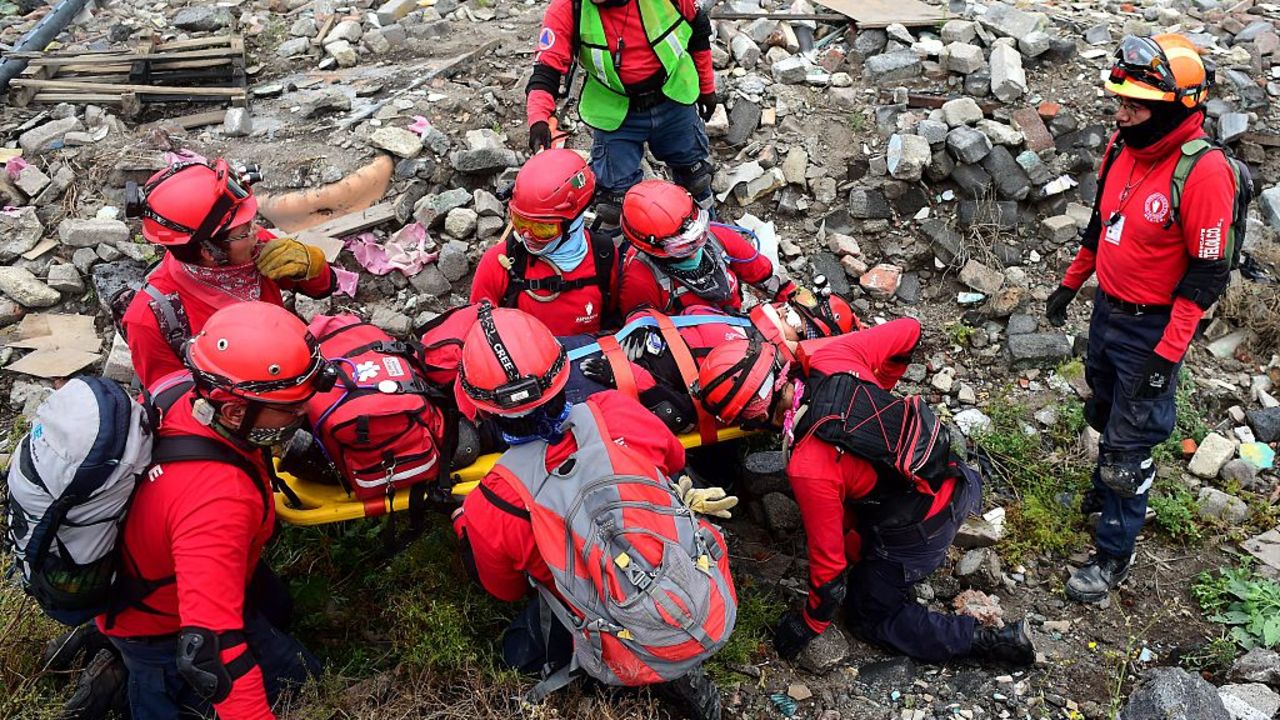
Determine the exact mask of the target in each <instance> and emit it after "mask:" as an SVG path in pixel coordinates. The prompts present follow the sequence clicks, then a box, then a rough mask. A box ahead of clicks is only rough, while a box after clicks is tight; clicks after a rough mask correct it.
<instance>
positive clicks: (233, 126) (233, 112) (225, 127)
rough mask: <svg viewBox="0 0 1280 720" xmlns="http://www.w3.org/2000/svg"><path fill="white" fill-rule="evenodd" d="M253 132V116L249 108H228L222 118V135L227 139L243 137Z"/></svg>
mask: <svg viewBox="0 0 1280 720" xmlns="http://www.w3.org/2000/svg"><path fill="white" fill-rule="evenodd" d="M252 132H253V116H252V115H250V114H249V108H242V107H230V108H227V113H226V114H225V115H223V116H222V134H223V135H226V136H227V137H245V136H247V135H249V134H250V133H252Z"/></svg>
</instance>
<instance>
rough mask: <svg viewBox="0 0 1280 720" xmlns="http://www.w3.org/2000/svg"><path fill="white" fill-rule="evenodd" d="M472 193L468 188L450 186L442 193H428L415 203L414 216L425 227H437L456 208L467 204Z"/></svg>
mask: <svg viewBox="0 0 1280 720" xmlns="http://www.w3.org/2000/svg"><path fill="white" fill-rule="evenodd" d="M470 201H471V193H469V192H467V189H466V188H450V189H448V190H445V191H444V192H442V193H438V194H435V195H426V196H424V197H422V198H421V199H420V200H418V202H416V203H414V205H413V218H414V219H415V220H417V221H418V222H420V223H422V224H423V225H424V226H425V227H428V228H430V227H435V226H438V225H440V224H441V223H443V222H444V218H445V216H446V215H448V214H449V212H450V211H451V210H453V209H455V208H460V207H464V206H466V204H467V203H468V202H470Z"/></svg>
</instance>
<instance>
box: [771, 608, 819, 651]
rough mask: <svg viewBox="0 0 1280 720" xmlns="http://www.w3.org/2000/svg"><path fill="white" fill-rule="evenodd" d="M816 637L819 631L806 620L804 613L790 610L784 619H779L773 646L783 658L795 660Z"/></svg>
mask: <svg viewBox="0 0 1280 720" xmlns="http://www.w3.org/2000/svg"><path fill="white" fill-rule="evenodd" d="M816 637H818V633H816V632H814V631H813V628H811V627H809V623H807V622H805V621H804V614H803V613H800V612H797V611H795V610H789V611H787V612H786V613H783V615H782V619H781V620H779V621H778V629H777V630H775V631H774V632H773V647H774V649H776V650H777V651H778V657H780V658H782V659H783V660H795V659H796V656H797V655H799V654H800V651H801V650H804V649H805V647H806V646H807V645H808V644H809V643H810V642H811V641H812V640H813V639H814V638H816Z"/></svg>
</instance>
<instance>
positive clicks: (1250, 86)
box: [1227, 68, 1269, 110]
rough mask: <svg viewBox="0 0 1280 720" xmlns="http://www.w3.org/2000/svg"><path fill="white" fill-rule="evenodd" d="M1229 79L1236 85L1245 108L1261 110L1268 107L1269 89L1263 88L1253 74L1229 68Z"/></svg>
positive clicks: (1242, 105)
mask: <svg viewBox="0 0 1280 720" xmlns="http://www.w3.org/2000/svg"><path fill="white" fill-rule="evenodd" d="M1227 80H1228V81H1229V82H1230V83H1231V84H1232V85H1233V86H1235V89H1236V92H1237V93H1239V94H1240V106H1241V107H1243V108H1244V109H1245V110H1260V109H1262V108H1265V107H1267V104H1268V102H1269V101H1268V100H1267V91H1266V90H1263V89H1262V87H1261V86H1260V85H1258V83H1257V82H1256V81H1255V80H1254V79H1253V76H1252V75H1250V74H1249V73H1246V72H1244V71H1243V70H1236V69H1234V68H1232V69H1230V70H1227Z"/></svg>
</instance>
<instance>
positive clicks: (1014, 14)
mask: <svg viewBox="0 0 1280 720" xmlns="http://www.w3.org/2000/svg"><path fill="white" fill-rule="evenodd" d="M978 22H979V23H981V24H982V26H983V27H986V28H989V29H991V30H994V31H996V32H997V33H999V34H1001V35H1007V36H1009V37H1011V38H1014V39H1015V40H1021V39H1022V38H1024V37H1026V36H1027V35H1029V34H1030V33H1032V32H1035V31H1036V30H1039V29H1040V17H1039V16H1037V15H1033V14H1031V13H1026V12H1023V11H1021V10H1018V9H1017V8H1014V7H1012V6H1010V5H1006V4H1004V3H1002V2H997V3H992V4H991V5H989V6H988V7H987V11H986V12H985V13H983V14H982V15H979V16H978Z"/></svg>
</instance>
